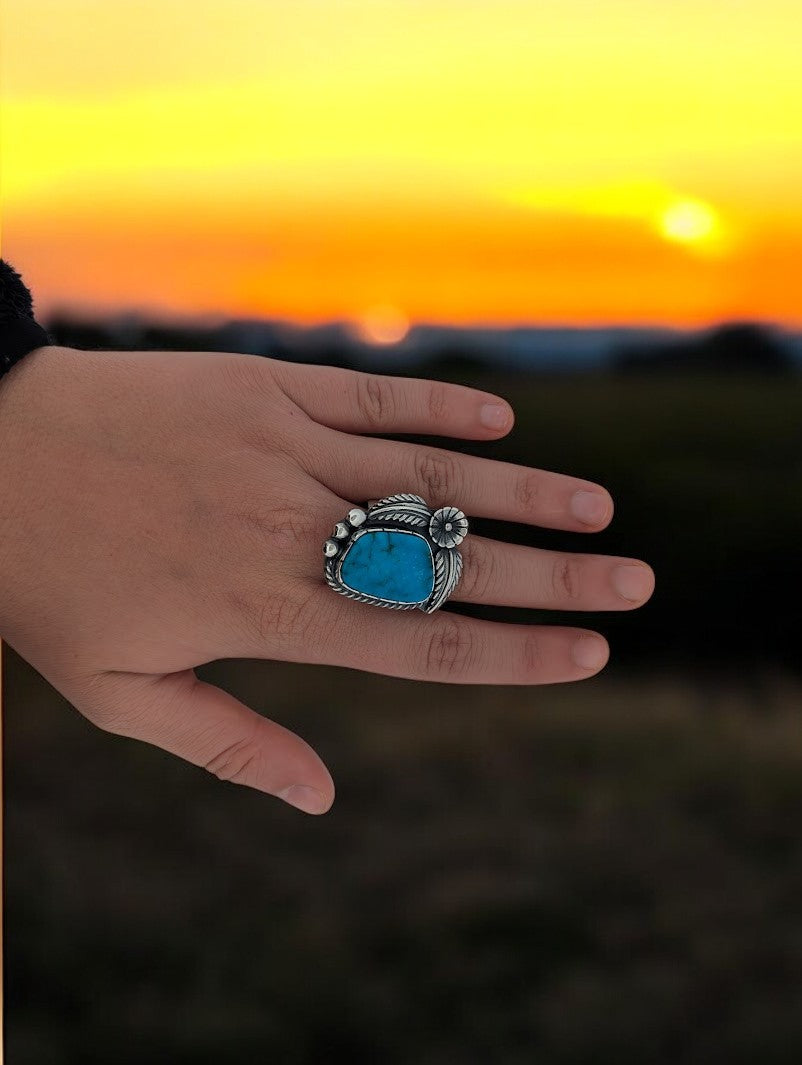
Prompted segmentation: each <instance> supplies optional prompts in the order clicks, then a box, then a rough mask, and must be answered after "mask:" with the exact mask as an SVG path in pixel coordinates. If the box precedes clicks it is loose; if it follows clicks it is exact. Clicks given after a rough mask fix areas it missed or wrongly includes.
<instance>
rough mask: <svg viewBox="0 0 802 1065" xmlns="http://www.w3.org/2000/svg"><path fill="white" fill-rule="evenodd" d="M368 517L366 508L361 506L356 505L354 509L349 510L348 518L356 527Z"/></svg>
mask: <svg viewBox="0 0 802 1065" xmlns="http://www.w3.org/2000/svg"><path fill="white" fill-rule="evenodd" d="M366 517H367V514H366V513H365V511H364V510H362V509H360V507H354V509H353V510H349V511H348V520H349V521H350V523H351V524H352V525H353V526H354V528H355V529H356V528H358V527H359V526H360V525H361V524H362V523H363V522H364V520H365V518H366Z"/></svg>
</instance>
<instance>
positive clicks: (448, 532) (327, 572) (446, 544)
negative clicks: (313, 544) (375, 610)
mask: <svg viewBox="0 0 802 1065" xmlns="http://www.w3.org/2000/svg"><path fill="white" fill-rule="evenodd" d="M373 529H380V530H382V531H385V532H405V533H409V534H411V535H414V536H420V537H421V539H423V540H425V541H426V543H427V544H428V545H429V549H430V551H431V552H432V561H433V564H434V586H433V588H432V591H431V593H430V594H429V597H428V598H427V599H425V600H424V601H423V602H421V603H401V602H398V601H397V600H392V599H380V598H378V597H376V596H372V595H367V594H366V593H364V592H357V591H354V590H353V589H352V588H349V587H348V586H347V585H346V584H345V583H344V582H343V580H342V578H341V569H342V563H343V559H344V557H345V555H346V553H347V551H348V548H349V547H350V546H351V544H352V543H354V541H355V540H357V539H358V538H359V537H360V536H361V535H363V533H365V532H368V531H369V530H373ZM341 530H344V532H342V531H341ZM467 533H468V519H467V518H466V517H465V515H464V514H463V513H462V511H461V510H459V509H458V508H457V507H453V506H447V507H440V508H439V509H438V510H435V511H433V510H432V509H431V508H430V507H428V506H427V504H426V501H425V500H424V499H423V497H422V496H419V495H414V494H412V493H410V492H399V493H397V494H396V495H392V496H386V497H385V498H384V499H379V500H375V501H371V502H370V503H368V504H367V511H365V510H363V509H362V508H360V507H354V508H353V509H352V510H350V511H349V512H348V517H347V518H346V520H345V521H344V522H342V521H340V522H337V524H336V525H335V527H334V536H335V539H333V540H331V539H330V540H327V541H326V542H325V544H324V545H323V554H324V555H325V557H326V561H325V564H324V568H323V575H324V578H325V580H326V583H327V584H328V585H329V587H330V588H332V589H333V590H334V591H335V592H338V593H339V594H340V595H344V596H346V597H347V598H348V599H355V600H356V601H357V602H359V603H369V604H370V605H372V606H381V607H385V608H386V609H388V610H415V609H418V610H422V611H423V612H424V613H425V614H431V613H433V612H434V611H435V610H439V609H440V607H441V606H442V605H443V603H445V602H446V600H447V599H448V598H449V596H450V595H451V594H452V593H453V591H454V589H455V588H456V587H457V584H458V583H459V579H460V576H461V575H462V555H461V554H460V553H459V551H458V550H457V547H458V546H459V544H461V543H462V541H463V540H464V539H465V537H466V535H467ZM329 545H331V546H329ZM332 548H333V550H332Z"/></svg>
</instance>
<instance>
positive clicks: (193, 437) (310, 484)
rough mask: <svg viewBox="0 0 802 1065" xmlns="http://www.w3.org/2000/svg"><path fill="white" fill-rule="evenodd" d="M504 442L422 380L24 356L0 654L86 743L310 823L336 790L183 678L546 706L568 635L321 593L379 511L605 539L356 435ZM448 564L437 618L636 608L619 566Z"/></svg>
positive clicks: (592, 508) (451, 461) (578, 483)
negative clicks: (191, 771) (238, 790)
mask: <svg viewBox="0 0 802 1065" xmlns="http://www.w3.org/2000/svg"><path fill="white" fill-rule="evenodd" d="M512 423H513V413H512V410H511V409H510V407H509V405H508V404H507V403H506V402H505V401H504V400H502V399H499V398H498V397H495V396H492V395H488V394H487V393H484V392H479V391H475V390H473V389H469V388H464V387H462V386H458V385H451V384H443V383H442V382H438V381H422V380H406V379H400V378H399V379H396V378H389V377H377V376H372V375H368V374H362V373H357V372H354V371H349V370H341V369H334V368H330V367H322V366H296V365H292V364H289V363H283V362H279V361H276V360H271V359H263V358H257V357H253V356H248V355H230V354H219V353H208V354H197V353H175V352H147V353H140V352H137V353H127V352H125V353H123V352H85V351H75V350H72V349H69V348H57V347H50V348H41V349H39V350H38V351H35V352H32V353H31V354H30V355H28V356H26V358H25V359H23V360H22V362H21V363H19V364H18V365H17V366H16V367H14V368H13V369H12V370H11V371H10V372H9V373H8V374H7V375H6V377H5V378H4V379H3V381H2V383H1V384H0V454H2V456H3V461H2V463H0V499H2V500H3V505H2V512H0V534H1V535H0V588H2V589H3V596H2V603H0V634H2V636H3V638H5V639H6V640H7V641H8V642H9V643H10V644H11V645H12V646H13V647H14V648H15V649H16V650H17V651H18V652H19V653H20V654H21V655H22V656H23V657H24V658H25V659H27V661H29V662H30V663H31V664H32V665H33V666H34V667H35V668H36V669H37V670H39V672H40V673H41V674H42V675H43V676H44V677H46V678H47V680H48V681H50V683H51V684H52V685H53V686H54V687H55V688H57V689H58V691H60V692H61V693H62V694H63V695H64V696H65V697H66V698H67V699H68V700H69V701H70V702H71V703H72V704H73V705H74V706H75V707H77V709H78V710H79V711H80V712H81V713H82V714H84V715H85V716H86V717H87V718H88V719H89V720H90V721H92V722H94V723H95V724H96V725H98V726H100V727H101V728H103V729H106V730H107V731H109V732H113V733H117V734H120V735H124V736H130V737H135V738H136V739H140V740H144V741H146V742H148V743H152V744H155V745H157V746H159V747H162V748H164V749H165V750H168V751H171V752H173V753H174V754H176V755H178V756H179V757H181V758H184V759H186V760H187V761H189V762H192V763H194V764H195V765H199V766H204V767H205V768H206V769H208V770H209V771H210V772H212V773H214V774H216V775H217V776H218V777H220V778H221V779H224V780H230V781H234V782H236V783H238V784H244V785H247V786H249V787H252V788H256V789H258V790H259V791H263V792H267V793H269V794H271V795H276V796H278V797H280V798H282V799H284V800H285V801H286V802H289V803H290V804H292V805H293V806H297V807H298V808H299V809H303V810H305V811H307V812H308V813H323V812H324V811H326V810H327V809H328V808H329V807H330V805H331V803H332V801H333V798H334V785H333V783H332V780H331V777H330V775H329V773H328V771H327V769H326V767H325V766H324V765H323V763H322V762H321V760H320V759H319V757H318V756H317V754H315V752H314V751H313V750H312V749H311V748H310V747H309V746H308V745H307V744H306V743H305V742H304V741H303V740H302V739H300V737H298V736H296V735H294V734H293V733H291V732H289V731H288V730H287V729H284V728H282V727H281V726H280V725H278V724H276V723H274V722H272V721H269V720H268V719H266V718H264V717H262V716H261V715H259V714H256V713H254V712H253V711H252V710H250V709H249V708H248V707H246V706H244V705H243V704H242V703H240V702H238V701H237V700H236V699H235V698H233V697H232V696H231V695H229V694H227V693H225V692H223V691H221V690H220V689H218V688H215V687H213V686H211V685H209V684H205V683H203V682H201V681H199V680H198V679H197V677H196V675H195V672H194V669H195V667H197V666H199V665H201V664H202V663H205V662H209V661H212V660H215V659H220V658H269V659H282V660H285V661H293V662H310V663H321V664H336V665H342V666H350V667H352V668H355V669H359V670H366V671H369V672H375V673H384V674H388V675H392V676H398V677H409V678H414V679H420V680H429V681H445V682H449V683H465V684H550V683H554V682H560V681H575V680H583V679H585V678H587V677H590V676H593V675H594V674H595V673H597V672H598V671H599V670H601V669H602V668H603V667H604V665H605V663H606V661H607V657H608V648H607V644H606V642H605V640H604V638H603V637H602V636H600V635H599V634H598V633H594V632H591V631H588V630H587V629H583V628H574V627H567V626H559V627H551V626H540V625H505V624H500V623H494V622H489V621H482V620H477V619H472V618H467V617H461V616H458V615H456V614H454V613H450V612H448V611H447V610H445V611H438V612H436V613H435V614H432V615H424V614H423V613H422V612H420V611H403V612H395V611H389V610H379V609H377V608H375V607H369V606H365V605H364V604H360V603H354V602H352V601H350V600H348V599H346V598H345V597H343V596H339V595H336V594H334V593H333V592H332V591H331V589H329V588H328V587H327V586H326V585H325V583H324V582H323V579H322V570H323V557H322V553H321V548H322V542H323V540H324V539H325V538H326V537H327V536H329V535H330V532H331V528H332V526H333V525H334V523H335V522H336V521H339V520H341V519H342V517H343V516H344V515H345V514H346V513H347V512H348V510H349V509H351V507H353V506H355V505H360V504H363V503H364V502H365V500H367V499H375V498H379V497H381V496H382V495H389V494H391V493H393V492H399V491H406V492H416V493H419V494H420V495H422V496H423V497H424V498H425V499H426V501H427V502H428V503H429V505H430V506H435V507H437V506H442V505H445V504H449V503H453V504H456V505H457V506H459V507H461V509H463V510H464V511H465V512H466V513H467V514H468V515H469V517H470V516H471V515H475V516H482V517H491V518H499V519H507V520H511V521H516V522H525V523H527V524H531V525H539V526H542V527H545V528H552V529H567V530H572V531H579V532H588V533H592V532H595V531H598V530H600V529H602V528H604V527H605V526H606V525H607V524H608V523H609V521H610V519H611V517H612V513H613V503H612V500H611V499H610V496H609V494H608V493H607V492H606V491H605V489H604V488H602V487H600V486H598V485H595V484H592V483H590V482H588V481H583V480H579V479H577V478H574V477H568V476H562V475H560V474H556V473H550V472H545V471H542V470H537V469H530V468H524V467H520V466H514V465H511V464H507V463H500V462H494V461H490V460H487V459H481V458H474V457H468V456H462V455H458V454H455V453H453V452H450V451H448V450H445V449H439V448H435V447H430V446H417V445H413V444H410V443H401V442H396V441H392V440H381V439H375V438H368V437H365V436H364V435H360V434H365V433H383V434H394V433H424V434H437V435H441V436H445V437H455V438H456V437H459V438H462V439H466V440H493V439H497V438H499V437H502V436H504V435H505V434H506V433H507V432H509V430H510V428H511V427H512ZM461 551H462V553H463V558H464V563H465V564H464V572H463V577H462V580H461V582H460V585H459V586H458V588H457V590H456V592H455V594H454V596H453V598H454V600H463V601H466V602H473V603H489V604H502V605H510V606H518V607H537V608H541V609H544V608H545V609H560V610H577V611H582V610H594V611H597V610H630V609H632V608H633V607H637V606H640V605H641V604H642V603H644V602H645V601H646V600H647V599H648V598H649V596H650V595H651V594H652V591H653V588H654V576H653V573H652V571H651V569H650V568H649V567H648V566H647V565H646V564H645V563H643V562H640V561H638V560H635V559H628V558H614V557H608V556H603V555H597V554H562V553H557V552H550V551H541V550H536V549H533V548H526V547H521V546H516V545H512V544H504V543H500V542H496V541H492V540H488V539H483V538H481V537H478V536H473V535H469V536H468V538H467V539H466V540H465V542H464V543H463V544H462V547H461Z"/></svg>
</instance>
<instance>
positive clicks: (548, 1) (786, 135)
mask: <svg viewBox="0 0 802 1065" xmlns="http://www.w3.org/2000/svg"><path fill="white" fill-rule="evenodd" d="M798 23H799V5H798V0H671V2H667V0H538V2H537V3H534V2H531V0H293V3H287V2H285V0H171V2H170V3H165V2H164V0H158V2H156V0H137V2H136V3H134V2H129V0H119V2H113V3H112V2H110V0H69V2H67V0H26V2H25V4H24V5H22V4H17V5H5V8H4V10H3V13H2V28H3V58H2V73H3V112H2V173H1V174H0V178H1V180H2V189H1V195H2V208H3V232H2V251H3V254H4V256H6V257H7V258H9V259H10V260H11V261H12V262H14V263H15V264H16V265H17V266H18V267H19V268H20V269H21V270H23V271H24V273H25V275H26V278H28V279H29V281H30V283H31V285H32V288H33V289H34V292H35V295H36V296H37V303H38V307H39V310H40V314H43V315H46V314H47V313H48V311H51V310H53V309H55V308H59V307H61V308H64V307H69V308H73V309H77V310H87V311H97V310H100V309H122V308H139V309H143V310H149V311H155V312H160V313H167V314H172V313H178V314H206V313H211V314H226V315H227V314H238V315H264V316H276V317H285V318H294V319H298V320H302V321H319V320H323V319H328V318H349V319H353V320H355V321H362V322H363V323H368V326H369V327H372V326H371V325H370V323H374V322H375V321H377V320H378V321H384V320H389V321H391V322H402V323H403V322H404V321H405V320H408V321H415V320H424V319H425V320H430V321H431V320H434V321H451V322H492V323H504V322H535V323H537V322H542V323H566V324H588V323H605V322H624V323H642V322H660V323H671V324H678V325H691V324H705V323H709V322H714V321H719V320H722V319H725V318H731V317H741V318H743V317H755V318H761V319H770V320H775V321H779V322H782V323H785V324H793V325H799V324H802V297H800V294H799V281H798V277H799V272H800V264H801V263H802V64H800V62H799V48H798V45H799V33H798Z"/></svg>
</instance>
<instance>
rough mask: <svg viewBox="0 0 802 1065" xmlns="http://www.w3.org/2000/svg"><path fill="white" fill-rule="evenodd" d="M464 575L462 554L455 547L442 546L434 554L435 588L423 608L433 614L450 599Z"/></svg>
mask: <svg viewBox="0 0 802 1065" xmlns="http://www.w3.org/2000/svg"><path fill="white" fill-rule="evenodd" d="M461 576H462V555H461V554H460V553H459V551H457V550H456V549H455V548H447V547H444V548H441V549H440V550H439V551H438V552H437V553H436V554H435V556H434V588H433V589H432V594H431V595H430V596H429V600H428V602H427V603H426V605H425V606H424V607H422V610H423V612H424V613H425V614H431V613H433V612H434V611H435V610H437V609H438V607H441V606H442V605H443V603H444V602H445V601H446V599H448V597H449V596H450V595H451V593H452V592H453V591H454V589H455V588H456V587H457V584H458V583H459V579H460V577H461Z"/></svg>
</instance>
